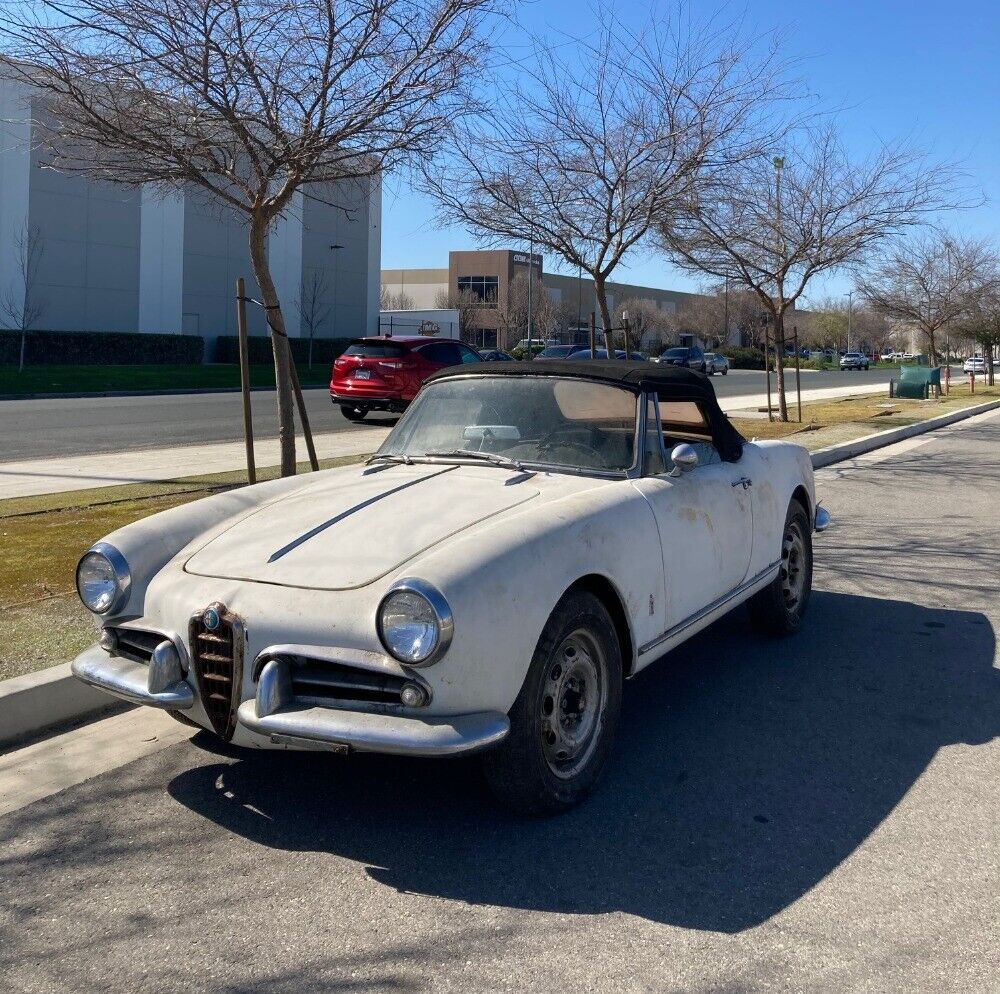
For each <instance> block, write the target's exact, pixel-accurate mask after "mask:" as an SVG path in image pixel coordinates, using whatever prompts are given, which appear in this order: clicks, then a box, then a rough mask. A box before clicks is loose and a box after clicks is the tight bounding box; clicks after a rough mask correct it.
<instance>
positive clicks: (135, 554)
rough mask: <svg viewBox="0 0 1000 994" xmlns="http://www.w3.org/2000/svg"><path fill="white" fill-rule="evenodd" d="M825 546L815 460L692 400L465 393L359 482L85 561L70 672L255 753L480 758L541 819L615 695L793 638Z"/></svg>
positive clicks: (245, 507)
mask: <svg viewBox="0 0 1000 994" xmlns="http://www.w3.org/2000/svg"><path fill="white" fill-rule="evenodd" d="M828 523H829V515H828V514H827V513H826V511H825V509H824V508H822V507H820V506H819V505H818V503H817V500H816V494H815V488H814V482H813V472H812V464H811V462H810V459H809V455H808V453H807V452H806V450H805V449H803V448H801V447H800V446H797V445H793V444H789V443H784V442H778V441H759V442H758V441H754V442H748V441H746V440H745V439H744V438H743V437H742V436H741V435H740V434H739V432H737V431H736V429H735V428H734V427H733V425H732V424H731V423H730V422H729V420H728V419H727V418H726V416H725V415H724V413H723V412H722V410H721V409H720V408H719V405H718V402H717V400H716V397H715V393H714V391H713V389H712V386H711V383H710V381H709V380H708V378H707V377H705V376H703V375H701V374H699V373H695V372H693V371H691V370H688V369H684V368H680V367H669V366H663V365H659V366H658V365H655V364H650V363H631V362H614V361H612V362H607V361H604V362H602V361H591V362H588V363H579V362H570V361H536V362H533V363H483V364H474V365H462V366H456V367H453V368H450V369H447V370H444V371H442V372H440V373H438V374H436V375H435V376H434V377H432V378H431V379H430V380H429V381H428V382H427V383H426V384H425V386H424V387H423V388H422V389H421V391H420V393H419V394H418V396H417V397H416V399H415V400H414V402H413V403H412V405H411V406H410V407H409V409H408V410H407V412H406V413H405V415H404V416H403V417H402V418H401V419H400V421H399V422H398V423H397V425H396V426H395V428H394V429H393V430H392V432H391V433H390V434H389V436H388V437H387V438H386V440H385V442H384V443H383V444H382V446H381V448H380V449H379V450H378V452H377V453H375V455H373V456H372V457H371V458H370V459H368V460H367V462H366V463H365V464H363V465H354V466H348V467H342V468H338V469H332V470H327V471H324V472H320V473H315V474H311V475H308V476H298V477H291V478H286V479H282V480H275V481H272V482H267V483H261V484H258V485H256V486H251V487H245V488H242V489H237V490H233V491H230V492H227V493H223V494H219V495H215V496H212V497H208V498H206V499H204V500H200V501H197V502H194V503H191V504H187V505H184V506H181V507H176V508H173V509H171V510H168V511H164V512H162V513H160V514H156V515H153V516H152V517H149V518H146V519H144V520H142V521H138V522H136V523H134V524H131V525H128V526H126V527H125V528H122V529H120V530H119V531H116V532H114V533H113V534H111V535H109V536H108V537H107V538H105V539H104V540H103V541H101V542H98V543H97V544H96V545H94V546H93V547H92V548H91V549H90V550H88V551H87V552H86V553H85V555H84V556H83V558H82V559H81V560H80V563H79V566H78V568H77V587H78V590H79V594H80V597H81V599H82V600H83V603H84V604H85V605H86V606H87V608H88V609H89V610H90V611H91V612H93V614H94V617H95V618H96V620H97V624H98V628H99V641H98V642H97V644H95V645H93V646H92V647H91V648H89V649H87V650H86V651H85V652H83V653H82V654H81V655H80V656H79V657H78V658H77V659H76V660H75V662H74V663H73V672H74V673H75V674H76V676H77V677H79V678H80V679H81V680H83V681H85V682H86V683H88V684H90V685H92V686H94V687H98V688H101V689H103V690H105V691H107V692H108V693H110V694H113V695H116V696H118V697H120V698H124V699H125V700H127V701H131V702H133V703H136V704H143V705H148V706H150V707H155V708H162V709H165V710H167V711H169V712H171V713H172V714H173V715H174V716H175V717H177V718H178V719H180V720H183V721H186V722H188V723H191V724H194V725H197V726H200V727H201V728H203V729H207V730H209V731H210V732H212V733H214V734H215V735H218V736H220V737H221V738H222V739H225V740H227V741H230V742H232V743H233V744H235V745H237V746H244V747H247V748H248V749H254V748H263V749H323V750H330V751H333V752H339V753H349V752H351V751H354V750H357V751H374V752H382V753H394V754H401V755H413V756H433V757H448V756H458V755H462V754H466V753H474V752H478V753H481V754H482V764H483V768H484V771H485V775H486V777H487V779H488V781H489V783H490V784H491V786H492V787H493V788H494V790H495V791H496V792H497V794H498V795H499V796H500V797H501V799H502V800H503V801H504V802H506V803H507V804H509V805H510V806H512V807H514V808H517V809H520V810H523V811H529V812H553V811H558V810H561V809H564V808H567V807H569V806H570V805H572V804H574V803H576V802H577V801H579V800H580V799H581V798H582V797H583V796H584V795H585V794H586V793H587V791H588V790H590V788H591V787H592V786H593V784H594V783H595V781H596V780H597V778H598V776H599V774H600V772H601V769H602V767H603V766H604V765H605V762H606V760H607V758H608V755H609V752H610V750H611V748H612V742H613V739H614V735H615V729H616V726H617V723H618V720H619V715H620V712H621V702H622V686H623V683H624V681H625V680H627V679H628V678H629V677H631V676H634V675H635V674H636V673H638V672H639V671H640V670H642V669H643V668H645V667H646V666H648V665H649V664H650V663H652V662H654V661H655V660H657V659H658V658H660V657H662V656H663V655H664V654H666V653H668V652H669V651H670V650H671V649H673V648H674V647H675V646H677V645H679V644H680V643H681V642H683V641H685V640H686V639H689V638H691V637H692V636H694V635H696V634H697V633H698V632H699V631H700V630H702V629H703V628H705V627H706V626H707V625H710V624H711V623H712V622H713V621H715V620H716V619H717V618H719V617H720V616H722V615H723V614H725V613H726V612H728V611H730V610H732V609H733V608H734V607H736V606H737V605H739V604H741V603H744V602H745V603H746V605H747V607H748V609H749V614H750V618H751V620H752V622H753V624H754V626H755V627H756V628H757V629H758V630H760V631H761V632H762V633H764V634H766V635H771V636H779V635H787V634H790V633H793V632H795V631H796V630H797V629H799V628H800V627H801V625H802V624H803V619H804V616H805V612H806V606H807V604H808V601H809V592H810V588H811V584H812V565H813V559H812V556H813V553H812V537H813V533H814V532H816V531H822V530H823V529H824V528H825V527H826V526H827V525H828Z"/></svg>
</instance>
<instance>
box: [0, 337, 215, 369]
mask: <svg viewBox="0 0 1000 994" xmlns="http://www.w3.org/2000/svg"><path fill="white" fill-rule="evenodd" d="M204 349H205V343H204V341H203V340H202V338H201V336H200V335H146V334H141V333H140V332H119V331H29V332H28V333H27V339H26V341H25V348H24V362H25V365H27V366H101V365H110V364H114V365H118V366H143V365H147V364H148V365H159V364H170V365H196V364H197V363H200V362H201V360H202V356H203V353H204ZM20 353H21V332H19V331H0V365H4V366H12V365H16V364H17V362H18V360H19V357H20Z"/></svg>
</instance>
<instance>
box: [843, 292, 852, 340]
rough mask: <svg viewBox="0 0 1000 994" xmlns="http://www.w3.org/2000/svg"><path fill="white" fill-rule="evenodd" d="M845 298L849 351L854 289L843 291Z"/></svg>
mask: <svg viewBox="0 0 1000 994" xmlns="http://www.w3.org/2000/svg"><path fill="white" fill-rule="evenodd" d="M844 296H845V297H846V298H847V351H848V352H850V351H851V316H852V315H853V314H854V291H853V290H852V291H851V292H850V293H845V294H844Z"/></svg>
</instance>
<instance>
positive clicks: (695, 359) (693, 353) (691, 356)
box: [653, 345, 708, 373]
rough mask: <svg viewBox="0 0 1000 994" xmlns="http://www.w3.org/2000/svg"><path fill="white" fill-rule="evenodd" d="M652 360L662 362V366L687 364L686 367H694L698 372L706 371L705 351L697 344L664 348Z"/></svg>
mask: <svg viewBox="0 0 1000 994" xmlns="http://www.w3.org/2000/svg"><path fill="white" fill-rule="evenodd" d="M653 362H659V363H662V364H663V365H664V366H687V368H688V369H696V370H698V372H699V373H705V372H708V367H707V365H706V363H705V353H704V352H702V350H701V349H700V348H698V346H697V345H677V346H674V348H672V349H666V350H665V351H664V352H661V353H660V355H659V358H657V359H654V360H653Z"/></svg>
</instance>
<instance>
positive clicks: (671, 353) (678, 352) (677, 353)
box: [661, 349, 688, 359]
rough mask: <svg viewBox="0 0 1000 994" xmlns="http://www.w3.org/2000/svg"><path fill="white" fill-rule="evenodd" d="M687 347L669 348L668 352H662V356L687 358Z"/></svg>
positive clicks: (666, 357) (665, 357)
mask: <svg viewBox="0 0 1000 994" xmlns="http://www.w3.org/2000/svg"><path fill="white" fill-rule="evenodd" d="M687 354H688V350H687V349H667V351H666V352H664V353H662V355H661V358H663V359H685V358H687Z"/></svg>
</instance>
